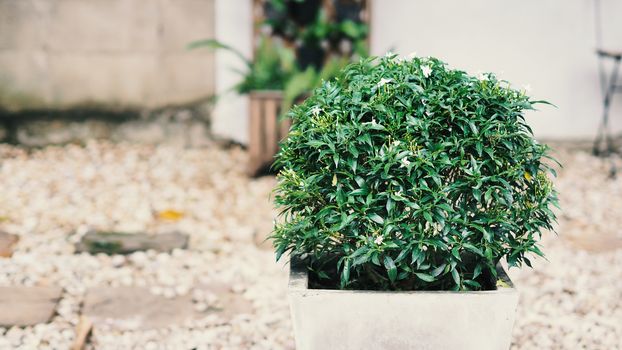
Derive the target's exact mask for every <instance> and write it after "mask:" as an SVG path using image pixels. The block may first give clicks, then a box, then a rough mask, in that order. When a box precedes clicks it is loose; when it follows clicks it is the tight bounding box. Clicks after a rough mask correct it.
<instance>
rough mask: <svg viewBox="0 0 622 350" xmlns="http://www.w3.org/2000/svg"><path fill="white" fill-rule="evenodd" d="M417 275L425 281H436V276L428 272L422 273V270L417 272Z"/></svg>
mask: <svg viewBox="0 0 622 350" xmlns="http://www.w3.org/2000/svg"><path fill="white" fill-rule="evenodd" d="M415 275H416V276H417V277H419V278H420V279H421V280H423V281H425V282H434V277H432V276H430V275H428V274H426V273H422V272H415Z"/></svg>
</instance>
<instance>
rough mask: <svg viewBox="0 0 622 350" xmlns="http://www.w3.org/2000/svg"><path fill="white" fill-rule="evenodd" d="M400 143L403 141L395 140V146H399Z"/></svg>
mask: <svg viewBox="0 0 622 350" xmlns="http://www.w3.org/2000/svg"><path fill="white" fill-rule="evenodd" d="M400 143H401V142H400V141H399V140H396V141H393V146H394V147H397V146H399V145H400Z"/></svg>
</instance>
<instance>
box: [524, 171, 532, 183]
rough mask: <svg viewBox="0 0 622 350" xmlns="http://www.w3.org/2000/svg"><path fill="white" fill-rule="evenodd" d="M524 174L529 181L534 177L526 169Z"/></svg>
mask: <svg viewBox="0 0 622 350" xmlns="http://www.w3.org/2000/svg"><path fill="white" fill-rule="evenodd" d="M524 176H525V179H527V181H531V179H532V178H533V177H532V176H531V174H530V173H528V172H526V171H525V174H524Z"/></svg>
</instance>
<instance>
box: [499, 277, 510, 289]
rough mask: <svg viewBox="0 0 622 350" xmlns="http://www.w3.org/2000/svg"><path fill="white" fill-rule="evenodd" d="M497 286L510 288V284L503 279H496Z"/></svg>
mask: <svg viewBox="0 0 622 350" xmlns="http://www.w3.org/2000/svg"><path fill="white" fill-rule="evenodd" d="M497 287H498V288H510V285H509V284H507V283H505V281H504V280H500V279H499V280H497Z"/></svg>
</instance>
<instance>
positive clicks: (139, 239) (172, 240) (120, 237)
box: [76, 231, 188, 254]
mask: <svg viewBox="0 0 622 350" xmlns="http://www.w3.org/2000/svg"><path fill="white" fill-rule="evenodd" d="M187 247H188V236H187V235H185V234H182V233H179V232H171V233H162V234H153V235H152V234H145V233H122V232H100V231H91V232H88V233H87V234H85V235H84V236H83V237H82V239H81V240H80V242H79V243H78V244H76V251H77V252H88V253H91V254H97V253H105V254H131V253H133V252H137V251H144V250H155V251H159V252H170V251H172V250H173V249H185V248H187Z"/></svg>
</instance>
